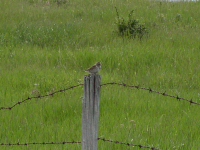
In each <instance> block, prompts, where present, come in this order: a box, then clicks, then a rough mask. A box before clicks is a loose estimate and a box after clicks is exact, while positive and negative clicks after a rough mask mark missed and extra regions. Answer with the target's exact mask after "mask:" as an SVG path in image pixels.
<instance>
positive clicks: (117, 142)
mask: <svg viewBox="0 0 200 150" xmlns="http://www.w3.org/2000/svg"><path fill="white" fill-rule="evenodd" d="M98 140H102V141H104V142H106V141H107V142H112V143H116V144H124V145H128V146H137V147H139V148H149V149H152V150H161V149H158V148H155V147H150V146H143V145H137V144H131V143H124V142H119V141H112V140H106V139H104V138H98Z"/></svg>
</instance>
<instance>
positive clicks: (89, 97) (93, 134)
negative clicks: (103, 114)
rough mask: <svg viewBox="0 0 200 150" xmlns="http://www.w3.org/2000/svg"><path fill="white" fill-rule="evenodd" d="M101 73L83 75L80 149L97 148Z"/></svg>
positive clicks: (94, 149)
mask: <svg viewBox="0 0 200 150" xmlns="http://www.w3.org/2000/svg"><path fill="white" fill-rule="evenodd" d="M100 82H101V75H98V74H89V75H85V76H84V98H83V102H82V140H81V150H97V142H98V123H99V102H100Z"/></svg>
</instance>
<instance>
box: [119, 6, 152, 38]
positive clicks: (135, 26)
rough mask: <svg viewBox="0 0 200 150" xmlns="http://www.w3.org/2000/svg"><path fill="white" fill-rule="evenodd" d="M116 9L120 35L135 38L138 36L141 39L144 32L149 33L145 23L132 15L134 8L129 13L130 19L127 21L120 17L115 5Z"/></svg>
mask: <svg viewBox="0 0 200 150" xmlns="http://www.w3.org/2000/svg"><path fill="white" fill-rule="evenodd" d="M115 9H116V13H117V18H118V22H117V26H118V33H119V35H120V36H128V37H133V38H136V37H138V38H140V39H141V38H142V37H143V35H144V34H147V33H148V31H147V28H146V27H145V26H144V25H142V24H139V20H138V19H134V18H133V17H132V16H133V11H134V10H132V11H131V12H130V13H129V19H128V21H125V20H124V18H120V17H119V13H118V10H117V7H115Z"/></svg>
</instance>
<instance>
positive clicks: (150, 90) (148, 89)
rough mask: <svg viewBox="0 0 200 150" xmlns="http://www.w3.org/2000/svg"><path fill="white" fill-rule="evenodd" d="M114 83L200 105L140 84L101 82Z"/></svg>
mask: <svg viewBox="0 0 200 150" xmlns="http://www.w3.org/2000/svg"><path fill="white" fill-rule="evenodd" d="M109 84H110V85H113V84H116V85H122V86H125V87H134V88H136V89H142V90H147V91H149V92H153V93H157V94H161V95H163V96H168V97H172V98H175V99H177V100H179V101H180V100H184V101H187V102H189V103H190V104H196V105H200V103H197V102H194V101H192V99H191V100H189V99H186V98H182V97H179V96H173V95H169V94H167V93H166V92H158V91H155V90H152V89H151V88H144V87H140V86H139V85H127V84H125V83H116V82H111V83H105V84H101V86H104V85H109Z"/></svg>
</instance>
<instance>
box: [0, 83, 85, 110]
mask: <svg viewBox="0 0 200 150" xmlns="http://www.w3.org/2000/svg"><path fill="white" fill-rule="evenodd" d="M81 85H83V84H78V85H74V86H71V87H69V88H66V89H63V90H58V91H55V92H52V93H50V94H46V95H38V96H34V97H28V98H26V99H24V100H23V101H21V102H20V101H19V102H17V103H15V104H14V105H13V106H11V107H0V110H2V109H10V110H11V109H12V108H13V107H15V106H16V105H19V104H21V103H24V102H25V101H28V100H31V99H37V98H42V97H47V96H53V95H54V94H56V93H60V92H64V91H66V90H69V89H73V88H75V87H78V86H81Z"/></svg>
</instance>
